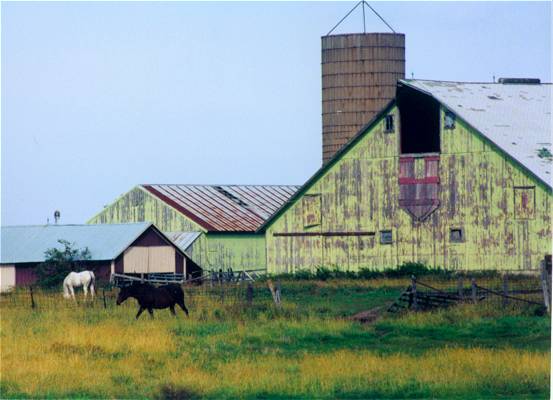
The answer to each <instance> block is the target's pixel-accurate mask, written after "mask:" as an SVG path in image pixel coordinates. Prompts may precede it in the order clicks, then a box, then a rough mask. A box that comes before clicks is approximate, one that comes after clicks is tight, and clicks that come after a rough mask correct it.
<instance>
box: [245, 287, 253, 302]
mask: <svg viewBox="0 0 553 400" xmlns="http://www.w3.org/2000/svg"><path fill="white" fill-rule="evenodd" d="M246 302H247V303H248V306H251V305H252V303H253V286H252V284H251V283H248V288H247V289H246Z"/></svg>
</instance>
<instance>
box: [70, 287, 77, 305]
mask: <svg viewBox="0 0 553 400" xmlns="http://www.w3.org/2000/svg"><path fill="white" fill-rule="evenodd" d="M69 291H70V292H71V298H72V299H73V300H75V301H77V299H76V298H75V289H73V285H69Z"/></svg>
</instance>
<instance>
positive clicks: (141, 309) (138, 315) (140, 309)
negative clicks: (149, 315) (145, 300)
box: [136, 306, 144, 319]
mask: <svg viewBox="0 0 553 400" xmlns="http://www.w3.org/2000/svg"><path fill="white" fill-rule="evenodd" d="M142 311H144V307H142V306H140V308H139V309H138V313H137V314H136V319H138V317H140V314H142Z"/></svg>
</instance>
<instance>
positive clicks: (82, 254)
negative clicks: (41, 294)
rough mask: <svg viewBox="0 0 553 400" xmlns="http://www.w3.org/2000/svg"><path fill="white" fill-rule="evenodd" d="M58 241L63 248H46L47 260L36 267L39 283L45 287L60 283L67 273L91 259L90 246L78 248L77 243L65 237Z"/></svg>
mask: <svg viewBox="0 0 553 400" xmlns="http://www.w3.org/2000/svg"><path fill="white" fill-rule="evenodd" d="M58 243H60V244H61V245H62V246H63V250H60V249H58V248H55V247H53V248H50V249H48V250H46V251H45V252H44V255H45V258H46V261H44V262H43V263H41V264H39V265H38V266H37V268H36V274H37V275H38V284H39V285H40V286H42V287H45V288H51V287H54V286H58V285H60V284H61V283H62V282H63V280H64V279H65V277H66V276H67V274H69V273H70V272H71V271H75V270H79V269H81V267H82V264H83V261H86V260H90V251H89V250H88V247H85V248H84V249H77V248H75V243H70V242H68V241H67V240H63V239H60V240H58Z"/></svg>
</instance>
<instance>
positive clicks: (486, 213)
mask: <svg viewBox="0 0 553 400" xmlns="http://www.w3.org/2000/svg"><path fill="white" fill-rule="evenodd" d="M391 113H393V114H394V115H395V121H399V118H398V111H397V109H396V108H394V109H393V110H392V111H391ZM441 118H442V119H443V118H444V111H443V110H441ZM384 130H385V129H384V119H382V120H381V121H380V122H379V123H377V124H376V125H374V127H373V128H372V130H371V132H369V133H368V134H367V135H365V136H364V137H363V138H362V139H361V140H360V141H359V142H358V143H357V144H356V145H355V146H354V147H353V148H351V149H350V150H349V151H348V152H347V153H345V154H344V155H343V156H342V157H341V158H340V160H338V161H337V162H336V163H335V164H334V165H332V167H331V168H329V169H328V170H326V172H324V173H323V174H322V175H321V176H320V177H319V178H318V179H317V180H316V181H315V182H314V183H313V184H312V185H311V187H309V188H308V189H307V191H306V193H305V194H304V195H303V196H300V197H299V198H298V199H297V200H296V201H295V202H294V203H293V205H292V206H290V207H289V208H288V209H287V210H286V211H285V212H284V213H283V214H281V215H280V216H279V217H278V218H276V219H275V221H273V222H272V224H271V225H270V226H269V228H268V229H267V232H266V241H267V264H268V271H269V272H270V273H281V272H295V271H297V270H299V269H307V268H311V269H312V268H314V267H317V266H326V267H339V268H341V269H346V270H358V269H360V268H363V267H371V268H379V267H388V266H395V265H398V264H401V263H403V262H405V261H420V262H424V263H426V264H428V265H432V266H446V267H448V268H454V269H529V268H537V266H538V264H539V260H540V259H541V258H543V256H544V254H545V253H548V252H550V250H549V247H550V241H551V228H550V215H551V197H552V196H551V192H550V191H548V190H547V189H546V188H545V187H544V186H543V185H541V184H539V183H537V182H536V180H535V179H534V178H533V177H531V176H529V175H528V174H527V173H526V172H525V171H523V170H522V169H521V168H520V167H519V166H517V165H516V164H515V163H514V162H513V161H512V160H510V159H509V158H508V157H505V156H504V155H503V154H502V153H500V152H499V151H498V150H497V149H496V148H495V147H494V146H493V145H491V144H490V143H488V142H487V141H486V140H485V139H483V138H482V137H481V135H479V134H478V133H476V132H473V131H472V130H471V129H470V128H469V127H467V126H466V125H465V124H464V123H462V121H459V119H458V120H457V123H456V127H455V129H453V130H443V129H442V130H441V132H440V137H441V154H440V166H439V178H440V182H441V184H440V187H439V194H438V197H439V201H440V207H439V208H438V209H437V211H435V212H434V213H433V214H431V215H430V217H429V218H428V219H426V220H425V221H423V222H415V221H413V219H412V218H411V216H410V215H409V214H407V212H406V211H405V210H403V209H402V208H400V207H399V202H398V197H399V185H398V177H399V173H398V170H399V155H398V149H399V128H398V124H397V123H396V128H395V132H394V133H391V134H390V133H385V132H384ZM516 188H521V189H516ZM524 188H528V189H527V190H528V191H529V193H527V195H526V199H527V200H526V202H525V205H526V208H525V209H521V204H522V201H521V200H520V199H518V200H517V199H516V198H515V196H518V197H519V198H520V196H521V195H520V191H521V190H524ZM515 192H517V193H515ZM532 196H533V197H534V199H535V204H533V199H532ZM515 205H517V207H518V208H519V209H518V210H515ZM452 228H455V229H457V228H460V229H463V235H464V239H463V241H462V242H459V243H455V242H452V241H450V229H452ZM388 230H389V231H391V233H392V243H391V244H383V243H381V232H382V231H388Z"/></svg>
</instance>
